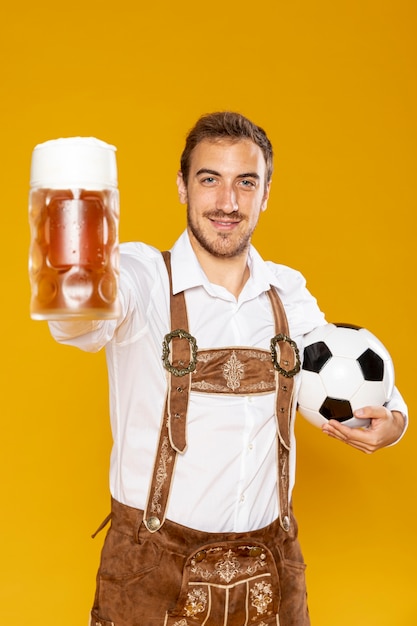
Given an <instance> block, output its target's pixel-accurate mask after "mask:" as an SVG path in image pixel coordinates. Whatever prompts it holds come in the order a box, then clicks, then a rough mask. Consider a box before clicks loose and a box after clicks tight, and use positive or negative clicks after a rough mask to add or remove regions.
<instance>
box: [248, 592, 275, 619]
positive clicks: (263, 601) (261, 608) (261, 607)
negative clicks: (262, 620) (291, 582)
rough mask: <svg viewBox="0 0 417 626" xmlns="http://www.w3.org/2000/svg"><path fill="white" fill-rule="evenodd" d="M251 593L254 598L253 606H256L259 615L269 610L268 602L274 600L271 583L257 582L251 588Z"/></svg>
mask: <svg viewBox="0 0 417 626" xmlns="http://www.w3.org/2000/svg"><path fill="white" fill-rule="evenodd" d="M250 595H251V599H252V606H254V607H255V608H256V610H257V612H258V615H263V614H264V613H266V612H267V610H268V604H270V603H271V602H272V588H271V584H270V583H265V582H263V581H261V582H258V583H255V584H254V586H253V587H252V589H251V590H250ZM260 626H261V625H260Z"/></svg>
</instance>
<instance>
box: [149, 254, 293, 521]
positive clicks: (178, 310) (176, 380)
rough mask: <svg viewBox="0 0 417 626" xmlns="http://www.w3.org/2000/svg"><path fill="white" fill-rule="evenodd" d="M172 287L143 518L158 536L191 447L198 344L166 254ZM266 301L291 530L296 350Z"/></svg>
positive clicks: (281, 317)
mask: <svg viewBox="0 0 417 626" xmlns="http://www.w3.org/2000/svg"><path fill="white" fill-rule="evenodd" d="M162 254H163V257H164V261H165V264H166V266H167V271H168V276H169V282H170V305H171V328H172V329H174V330H172V331H171V332H170V333H168V334H167V335H166V336H165V338H164V341H163V353H162V358H163V361H164V365H165V367H166V369H167V370H168V390H167V397H166V403H165V410H164V416H163V422H162V425H161V431H160V438H159V444H158V451H157V455H156V460H155V466H154V471H153V477H152V482H151V488H150V492H149V496H148V502H147V506H146V509H145V512H144V518H143V519H144V525H145V526H146V528H147V529H148V530H149V531H150V532H156V531H157V530H159V528H160V527H161V526H162V524H163V523H164V521H165V515H166V509H167V505H168V498H169V493H170V487H171V483H172V478H173V474H174V468H175V459H176V455H177V453H179V454H183V453H184V452H185V450H186V447H187V441H186V418H187V406H188V398H189V393H190V385H191V377H192V372H193V371H194V370H195V368H196V357H197V344H196V341H195V339H194V338H193V337H192V336H191V335H190V334H189V333H188V319H187V310H186V304H185V297H184V293H183V292H180V293H178V294H176V295H174V294H173V292H172V275H171V267H170V254H169V252H163V253H162ZM267 293H268V296H269V298H270V301H271V306H272V310H273V314H274V319H275V332H276V335H275V337H274V338H273V339H272V340H271V360H272V363H273V366H274V369H275V379H276V385H275V386H276V419H277V433H278V434H277V446H278V468H277V471H278V495H279V502H280V523H281V526H282V528H283V529H284V530H285V531H288V530H289V528H290V504H289V450H290V435H291V433H290V424H291V409H292V401H293V393H294V375H295V374H296V373H297V372H298V371H299V368H300V361H299V354H298V349H297V346H296V345H295V343H294V342H293V341H292V340H291V339H290V338H289V336H288V322H287V317H286V314H285V311H284V307H283V305H282V302H281V300H280V298H279V297H278V294H277V293H276V291H275V290H274V289H270V290H269V291H268V292H267Z"/></svg>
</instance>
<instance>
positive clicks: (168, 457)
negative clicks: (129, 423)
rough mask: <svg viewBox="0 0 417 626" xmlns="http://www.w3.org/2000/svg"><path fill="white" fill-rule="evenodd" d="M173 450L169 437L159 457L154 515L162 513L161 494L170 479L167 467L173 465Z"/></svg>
mask: <svg viewBox="0 0 417 626" xmlns="http://www.w3.org/2000/svg"><path fill="white" fill-rule="evenodd" d="M172 459H173V456H172V448H171V446H170V445H169V440H168V437H164V439H163V442H162V446H161V456H160V457H159V465H158V469H157V471H156V485H155V491H154V493H153V496H152V502H151V511H152V513H160V512H161V504H160V502H159V501H160V499H161V493H162V488H163V486H164V483H165V481H166V479H167V477H168V472H167V465H168V463H172Z"/></svg>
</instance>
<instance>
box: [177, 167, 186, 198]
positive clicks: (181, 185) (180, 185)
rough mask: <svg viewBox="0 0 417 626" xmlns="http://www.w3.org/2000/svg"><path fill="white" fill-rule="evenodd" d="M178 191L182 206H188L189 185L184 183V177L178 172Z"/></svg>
mask: <svg viewBox="0 0 417 626" xmlns="http://www.w3.org/2000/svg"><path fill="white" fill-rule="evenodd" d="M177 189H178V197H179V199H180V202H181V204H187V201H188V194H187V185H186V184H185V182H184V178H183V176H182V172H181V171H180V172H178V174H177Z"/></svg>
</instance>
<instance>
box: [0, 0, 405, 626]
mask: <svg viewBox="0 0 417 626" xmlns="http://www.w3.org/2000/svg"><path fill="white" fill-rule="evenodd" d="M416 13H417V10H416V4H415V2H414V0H338V1H334V0H317V1H315V2H310V1H308V0H292V1H289V2H288V1H285V2H284V1H282V0H266V1H264V2H258V3H256V2H250V1H249V0H240V1H239V2H238V1H235V0H229V1H227V0H221V1H219V0H213V1H212V2H210V3H201V2H192V3H191V2H188V0H184V1H183V2H172V1H170V2H167V1H164V0H162V1H160V2H146V3H145V2H143V1H141V0H139V1H138V2H136V3H134V2H131V1H129V2H127V1H126V0H118V2H108V1H107V0H100V1H99V0H94V2H93V1H91V0H83V1H81V0H72V2H71V3H58V2H51V1H43V0H39V1H38V2H36V3H30V4H29V3H26V4H25V5H22V4H21V3H18V2H15V3H10V2H9V3H7V5H6V6H3V9H2V16H1V21H0V24H1V25H0V31H1V32H0V52H1V59H2V62H1V80H0V89H1V98H0V108H1V125H2V133H1V152H0V154H1V157H0V158H1V174H2V197H3V201H2V207H1V211H0V220H1V221H0V224H1V227H0V233H1V238H2V244H1V246H0V255H1V268H2V289H1V316H2V327H3V340H2V363H3V370H2V376H1V397H2V411H1V436H0V446H1V452H0V464H1V465H0V475H1V487H2V488H1V494H2V504H1V516H0V562H1V567H0V621H1V623H2V624H7V625H8V626H23V625H24V624H32V625H38V624H39V625H41V624H42V626H53V625H55V624H59V625H60V626H78V625H80V626H86V625H87V619H88V612H89V608H90V604H91V601H92V596H93V590H94V578H95V572H96V568H97V564H98V557H99V552H100V548H101V544H102V540H103V537H104V534H102V535H99V536H98V537H97V538H96V539H95V540H94V541H93V540H92V539H91V538H90V534H91V533H92V532H93V531H94V530H95V528H96V527H97V526H98V524H99V523H100V521H101V520H102V519H103V518H104V517H105V516H106V514H107V513H108V507H109V497H108V478H107V470H108V456H109V451H110V445H111V441H110V433H109V425H108V408H107V378H106V370H105V361H104V354H102V353H100V354H98V355H89V354H84V353H82V352H80V351H77V350H73V349H70V348H65V347H63V346H59V345H57V344H56V343H54V341H53V340H52V338H51V337H50V335H49V332H48V328H47V325H46V323H44V322H34V321H31V320H30V318H29V282H28V278H27V252H28V246H29V229H28V220H27V196H28V178H29V165H30V157H31V151H32V148H33V147H34V145H35V144H37V143H40V142H42V141H45V140H47V139H51V138H56V137H60V136H71V135H93V136H97V137H99V138H101V139H103V140H105V141H108V142H110V143H113V144H115V145H116V146H117V148H118V153H117V157H118V166H119V174H120V193H121V206H122V220H121V227H120V236H121V240H123V241H125V240H132V239H141V240H143V241H146V242H148V243H152V244H154V245H156V246H158V247H161V248H164V247H167V246H170V244H171V243H172V242H173V241H174V239H175V238H176V236H177V235H178V234H179V233H180V232H181V231H182V229H183V227H184V224H185V220H184V208H183V207H182V206H181V205H179V203H178V200H177V197H176V189H175V174H176V170H177V167H178V160H179V154H180V151H181V149H182V146H183V140H184V136H185V133H186V131H187V130H188V129H189V127H190V126H191V125H192V124H193V123H194V121H195V119H196V118H197V117H198V116H199V115H200V114H202V113H205V112H209V111H212V110H216V109H225V108H231V109H236V110H239V111H241V112H242V113H244V114H246V115H248V116H249V117H250V118H252V119H253V120H254V121H256V122H257V123H258V124H260V125H262V126H264V127H265V128H266V129H267V131H268V133H269V135H270V137H271V139H272V141H273V143H274V147H275V152H276V171H275V176H274V183H273V191H272V195H271V200H270V204H269V208H268V211H267V212H266V214H265V215H264V216H263V217H262V220H261V224H260V226H259V231H258V233H257V234H256V237H255V243H256V245H257V246H258V248H259V249H260V251H261V253H262V254H263V256H264V258H271V259H274V260H276V261H279V262H282V263H285V264H288V265H292V266H294V267H296V268H298V269H300V270H301V271H302V272H303V273H304V274H305V276H306V278H307V280H308V285H309V287H310V289H311V291H312V292H313V293H314V294H315V295H316V297H317V298H318V300H319V303H320V305H321V307H322V308H323V310H325V312H326V314H327V317H328V319H329V320H332V321H348V322H353V323H357V324H362V325H364V326H367V327H368V328H369V329H370V330H371V331H373V332H374V333H375V334H376V335H377V336H378V337H379V338H380V339H381V340H382V341H383V342H384V343H385V344H386V346H387V347H388V349H389V350H390V352H391V354H392V356H393V358H394V361H395V364H396V376H397V383H398V386H399V387H400V389H401V391H402V393H403V395H404V396H405V397H406V399H407V401H408V403H409V408H410V413H411V414H413V413H415V406H416V400H415V387H416V383H415V373H414V364H415V350H416V341H415V318H416V315H415V310H416V295H415V286H416V284H415V283H416V281H415V270H416V261H415V226H414V219H413V218H414V214H415V212H416V197H417V194H416V130H417V129H416V104H417V89H416V65H417V64H416V61H417V58H416V32H417V31H416V25H417V19H416V17H417V15H416ZM297 432H298V455H299V468H298V482H297V487H296V492H295V506H296V511H297V514H298V518H299V522H300V526H301V540H302V544H303V547H304V553H305V557H306V560H307V562H308V570H307V576H308V587H309V595H310V610H311V616H312V623H313V626H345V625H346V626H348V625H349V626H351V624H358V625H364V626H412V625H413V624H416V623H417V596H416V591H415V585H416V573H415V572H416V566H415V563H416V557H417V554H416V552H417V550H416V548H417V540H416V521H417V515H416V504H415V489H416V469H415V467H416V462H415V456H416V454H415V444H414V437H415V426H414V425H413V424H411V426H410V428H409V432H408V434H407V436H406V438H405V439H404V440H403V441H402V442H401V444H400V445H398V446H397V447H395V448H392V449H389V450H384V451H382V452H378V453H377V454H376V455H374V456H366V455H363V454H361V453H359V452H357V451H355V450H352V449H349V448H347V447H345V446H343V445H342V444H340V443H338V442H335V441H333V440H330V439H328V438H326V437H325V436H323V435H322V433H321V432H320V431H319V430H318V429H315V428H314V427H313V426H311V425H310V424H308V423H307V422H305V421H304V420H302V419H301V418H300V419H299V420H298V422H297Z"/></svg>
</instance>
